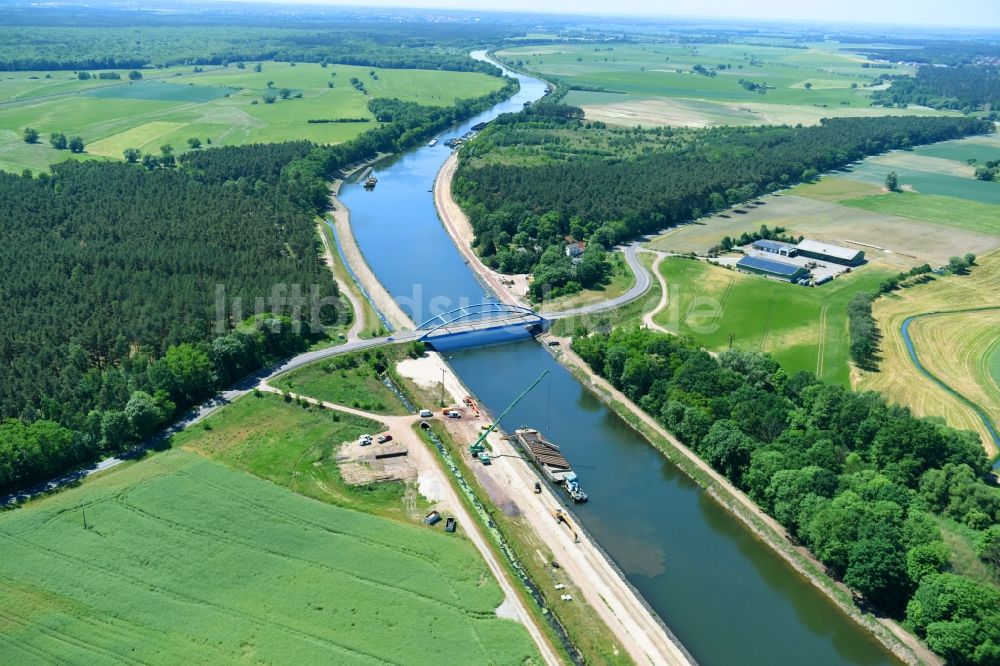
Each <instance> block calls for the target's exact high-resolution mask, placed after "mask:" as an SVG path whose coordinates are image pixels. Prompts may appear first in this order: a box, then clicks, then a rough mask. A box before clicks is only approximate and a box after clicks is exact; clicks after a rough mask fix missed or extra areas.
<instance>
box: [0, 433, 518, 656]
mask: <svg viewBox="0 0 1000 666" xmlns="http://www.w3.org/2000/svg"><path fill="white" fill-rule="evenodd" d="M84 511H86V526H85V525H84ZM0 554H2V557H3V561H4V571H3V576H2V579H0V580H2V583H0V600H2V605H3V607H4V608H5V609H7V610H5V611H3V612H0V617H2V623H0V639H2V640H0V660H2V661H3V662H4V663H8V664H47V663H54V662H63V661H65V662H71V663H72V662H75V663H84V662H85V663H105V662H107V663H110V662H120V661H122V660H123V659H124V660H127V661H130V662H134V663H177V662H187V663H244V662H245V663H289V662H294V663H339V664H370V663H376V662H383V663H384V662H386V661H388V662H394V663H409V664H416V663H425V664H436V663H441V662H442V661H446V660H453V659H460V660H462V661H464V662H466V663H521V662H522V661H524V660H537V656H536V653H535V651H534V648H533V646H532V644H531V642H530V640H529V638H528V636H527V634H526V632H524V631H523V629H522V628H521V627H519V626H518V625H517V624H515V623H514V622H513V621H510V620H505V619H501V618H499V617H497V615H496V614H495V613H494V609H495V608H496V607H497V606H498V605H499V604H500V602H501V600H502V599H501V593H500V590H499V588H498V587H497V585H496V584H495V583H494V582H493V580H492V578H491V577H490V575H489V573H488V570H487V568H486V566H485V564H483V563H482V562H481V560H480V559H479V556H478V554H477V553H476V552H475V550H474V549H473V547H472V545H471V544H470V543H469V542H467V541H464V540H462V539H455V538H449V536H447V535H444V534H443V533H438V532H433V531H431V530H427V529H424V528H420V527H416V526H410V525H405V524H402V523H398V522H395V521H390V520H385V519H380V518H377V517H374V516H371V515H368V514H365V513H360V512H357V511H351V510H348V509H343V508H339V507H336V506H330V505H328V504H323V503H321V502H316V501H314V500H311V499H309V498H306V497H302V496H300V495H297V494H295V493H293V492H291V491H289V490H287V489H285V488H282V487H280V486H277V485H274V484H272V483H268V482H266V481H263V480H260V479H257V478H255V477H253V476H250V475H247V474H244V473H241V472H239V471H236V470H233V469H231V468H228V467H226V466H225V465H223V464H221V463H218V462H215V461H213V460H211V459H208V458H205V457H203V456H200V455H198V454H196V453H191V452H187V451H182V450H173V451H170V452H167V453H164V454H162V455H157V456H155V457H153V458H152V459H149V460H146V461H143V462H141V463H138V464H136V465H133V466H131V467H128V468H126V469H122V470H119V471H116V472H115V473H113V474H110V475H106V476H104V477H103V478H100V479H96V480H93V481H90V482H88V483H86V484H84V485H83V487H80V488H75V489H72V490H69V491H66V492H64V493H61V494H59V495H57V496H54V497H51V498H49V499H45V500H41V501H38V502H35V503H33V504H31V505H29V506H28V507H26V508H23V509H20V510H17V511H11V512H8V513H5V514H3V515H2V516H0ZM375 627H381V628H382V630H377V631H376V630H373V628H375Z"/></svg>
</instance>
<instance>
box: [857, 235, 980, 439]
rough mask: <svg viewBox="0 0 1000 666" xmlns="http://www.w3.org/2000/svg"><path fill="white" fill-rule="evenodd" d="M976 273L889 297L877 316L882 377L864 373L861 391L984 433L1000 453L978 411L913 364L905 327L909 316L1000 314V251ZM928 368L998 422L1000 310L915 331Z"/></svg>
mask: <svg viewBox="0 0 1000 666" xmlns="http://www.w3.org/2000/svg"><path fill="white" fill-rule="evenodd" d="M977 263H978V264H979V265H978V266H977V267H975V268H973V270H972V272H971V273H970V274H969V275H965V276H961V275H948V276H941V277H935V278H934V279H933V280H932V281H931V282H929V283H927V284H923V285H919V286H916V287H911V288H909V289H904V290H902V291H899V292H896V293H894V294H890V295H888V296H884V297H882V298H880V299H878V300H877V301H875V305H874V308H873V314H874V315H875V318H876V320H877V321H878V325H879V330H880V331H881V333H882V340H881V353H882V359H881V361H880V362H879V371H878V372H860V373H859V374H858V375H857V377H856V381H855V382H854V383H855V385H856V387H857V388H860V389H872V390H876V391H879V392H881V393H883V394H885V395H886V396H887V397H888V398H889V399H890V400H891V401H893V402H896V403H899V404H902V405H907V406H909V407H910V408H911V409H912V410H913V412H914V413H915V414H918V415H922V416H923V415H926V416H938V417H941V418H943V419H945V421H946V422H947V423H948V424H949V425H952V426H954V427H957V428H964V429H967V430H974V431H975V432H977V433H979V435H980V439H981V440H982V441H983V445H984V447H986V449H987V451H988V452H990V453H991V454H996V453H997V450H996V447H995V446H994V445H993V442H992V438H990V437H989V434H988V432H987V430H986V428H985V426H984V425H983V424H982V422H981V421H980V419H979V417H978V416H977V415H976V414H975V412H974V411H973V410H972V409H971V408H969V407H968V406H967V405H965V404H964V403H963V402H961V401H960V400H958V399H957V398H955V397H954V396H952V395H950V394H949V393H947V392H946V391H945V390H943V389H942V388H941V387H939V386H938V385H937V384H935V383H933V382H932V381H931V380H930V379H928V378H927V377H925V376H924V375H922V374H921V373H920V372H919V371H918V370H917V369H916V368H915V367H914V365H913V363H912V362H911V360H910V357H909V354H908V352H907V350H906V345H905V343H904V341H903V337H902V334H901V333H900V328H901V326H902V324H903V321H904V320H905V319H906V318H907V317H911V316H915V315H920V314H924V313H929V312H946V311H953V310H962V309H971V308H986V307H991V306H995V307H997V308H1000V253H996V252H995V253H993V254H991V255H989V256H984V257H980V258H979V259H978V260H977ZM910 332H911V336H912V338H913V342H914V347H915V349H916V351H917V355H918V356H919V358H920V360H921V362H922V363H923V364H924V365H925V366H926V367H927V368H928V369H929V370H930V371H931V372H933V373H934V374H936V375H937V376H938V377H939V378H940V379H941V380H942V381H944V382H945V383H947V384H948V385H949V386H951V387H952V388H954V389H956V390H958V391H959V392H961V393H962V394H963V395H965V396H966V397H967V398H969V399H971V400H973V401H974V402H976V403H978V404H979V405H980V407H982V408H984V409H985V411H986V412H987V413H990V414H993V415H994V419H995V418H996V415H997V414H1000V393H998V389H997V387H998V378H997V373H996V368H997V364H998V361H997V360H996V359H997V348H998V346H1000V315H998V314H997V311H996V310H993V311H982V312H976V313H963V314H954V315H940V316H934V317H927V318H921V319H918V320H915V322H914V323H913V324H911V327H910Z"/></svg>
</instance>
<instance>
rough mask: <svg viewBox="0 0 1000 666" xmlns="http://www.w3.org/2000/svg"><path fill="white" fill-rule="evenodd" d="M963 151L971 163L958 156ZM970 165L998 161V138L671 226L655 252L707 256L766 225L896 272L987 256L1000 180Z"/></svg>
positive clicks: (997, 220) (998, 224)
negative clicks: (891, 182)
mask: <svg viewBox="0 0 1000 666" xmlns="http://www.w3.org/2000/svg"><path fill="white" fill-rule="evenodd" d="M962 155H967V156H968V157H966V158H963V159H958V157H959V156H962ZM967 159H979V160H980V161H985V160H989V159H1000V137H998V136H996V135H991V136H988V137H975V138H972V139H963V140H960V141H947V142H943V143H940V144H932V145H929V146H922V147H920V148H917V149H914V150H913V151H894V152H892V153H888V154H885V155H879V156H876V157H873V158H869V159H867V160H864V161H863V162H861V163H860V164H858V165H855V166H853V167H850V168H848V169H843V170H840V171H837V172H835V173H833V174H831V175H826V176H823V177H822V178H821V179H820V180H818V181H816V182H813V183H804V184H801V185H797V186H795V187H792V188H790V189H788V190H785V191H783V192H779V193H775V194H772V195H768V196H765V197H761V198H760V199H759V200H758V201H755V202H751V203H749V204H746V205H743V206H739V207H737V208H735V209H730V210H727V211H723V212H721V213H719V214H716V215H712V216H709V217H706V218H702V219H700V220H697V221H695V222H693V223H691V224H687V225H682V226H679V227H676V228H674V229H669V230H667V231H666V232H665V233H664V234H663V235H661V236H659V237H658V238H656V239H655V240H654V241H653V242H652V243H651V247H652V248H653V249H656V250H663V251H669V252H705V251H706V250H708V248H710V247H712V246H713V245H715V244H716V243H718V242H719V240H720V239H721V238H722V237H723V236H726V235H728V236H739V235H740V234H742V233H744V232H747V233H751V232H753V231H756V230H757V229H759V228H760V226H761V225H765V224H766V225H767V226H768V227H772V228H773V227H775V226H780V227H785V228H786V229H787V230H788V233H790V234H793V235H802V236H807V237H809V238H816V239H818V240H824V241H827V242H830V243H837V244H840V245H849V246H854V247H858V248H860V249H864V250H865V254H866V256H867V258H868V259H869V260H872V261H873V262H876V263H878V264H881V265H885V266H887V267H891V268H893V269H894V270H902V269H907V268H909V267H911V266H914V265H918V264H922V263H925V262H927V263H930V264H931V265H933V266H940V265H944V264H946V263H947V262H948V259H949V258H950V257H953V256H956V255H959V256H960V255H964V254H965V253H967V252H972V253H974V254H977V255H985V254H989V253H990V252H992V251H994V250H996V249H997V248H1000V184H998V183H991V182H984V181H980V180H976V179H975V178H973V175H972V171H973V169H972V167H971V166H970V165H969V164H968V163H967V162H966V160H967ZM890 171H895V172H896V173H897V175H898V177H899V183H900V187H901V188H902V189H903V190H904V191H903V192H892V193H890V192H886V190H885V186H884V183H885V177H886V175H887V174H888V173H889V172H890ZM858 243H861V244H863V245H859V244H858ZM872 246H874V247H872ZM879 248H882V249H881V250H880V249H879Z"/></svg>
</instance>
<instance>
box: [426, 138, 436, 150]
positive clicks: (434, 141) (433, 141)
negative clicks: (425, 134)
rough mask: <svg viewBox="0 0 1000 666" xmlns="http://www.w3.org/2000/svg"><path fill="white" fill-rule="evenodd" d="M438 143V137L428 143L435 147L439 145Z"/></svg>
mask: <svg viewBox="0 0 1000 666" xmlns="http://www.w3.org/2000/svg"><path fill="white" fill-rule="evenodd" d="M437 143H438V140H437V139H431V142H430V143H428V144H427V145H428V146H430V147H431V148H433V147H434V146H436V145H437Z"/></svg>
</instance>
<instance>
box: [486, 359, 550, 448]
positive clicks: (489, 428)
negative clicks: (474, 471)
mask: <svg viewBox="0 0 1000 666" xmlns="http://www.w3.org/2000/svg"><path fill="white" fill-rule="evenodd" d="M547 374H549V371H548V370H545V371H543V372H542V374H540V375H538V379H536V380H535V381H533V382H531V385H530V386H528V388H526V389H524V390H523V391H521V394H520V395H518V396H517V397H516V398H514V402H512V403H510V404H509V405H507V409H505V410H503V412H501V414H500V416H498V417H496V419H494V420H493V423H491V424H489V425H488V426H485V427H484V428H483V430H482V433H481V434H480V435H479V439H477V440H476V441H475V442H473V443H472V444H470V445H469V453H470V454H472V456H473V457H475V458H479V462H481V463H483V464H484V465H488V464H489V463H488V462H486V460H488V459H489V456H488V455H484V454H486V436H487V435H489V434H490V433H491V432H493V431H494V430H495V429H496V427H497V425H498V424H499V423H500V421H501V419H503V417H505V416H507V412H509V411H510V410H512V409H514V407H515V406H516V405H517V403H519V402H521V399H522V398H523V397H524V396H526V395H528V393H530V392H531V389H533V388H535V387H536V386H538V383H539V382H540V381H542V380H543V379H545V375H547ZM484 457H485V460H484Z"/></svg>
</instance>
